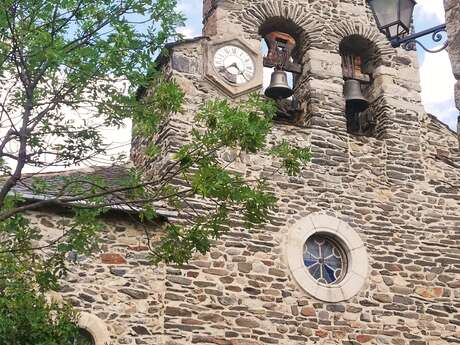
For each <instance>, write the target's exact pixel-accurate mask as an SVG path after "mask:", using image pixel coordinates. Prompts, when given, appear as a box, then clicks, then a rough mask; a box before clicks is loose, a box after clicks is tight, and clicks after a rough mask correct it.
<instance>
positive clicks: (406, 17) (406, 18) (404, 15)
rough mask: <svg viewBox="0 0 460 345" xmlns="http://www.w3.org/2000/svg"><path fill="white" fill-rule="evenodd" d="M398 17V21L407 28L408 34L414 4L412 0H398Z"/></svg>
mask: <svg viewBox="0 0 460 345" xmlns="http://www.w3.org/2000/svg"><path fill="white" fill-rule="evenodd" d="M399 4H400V15H399V20H400V21H401V23H402V24H403V25H404V26H405V27H406V28H407V30H408V31H407V32H405V33H409V30H410V26H411V24H412V14H413V12H414V7H415V5H416V3H415V2H414V0H400V3H399Z"/></svg>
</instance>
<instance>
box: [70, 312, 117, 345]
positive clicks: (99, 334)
mask: <svg viewBox="0 0 460 345" xmlns="http://www.w3.org/2000/svg"><path fill="white" fill-rule="evenodd" d="M78 327H80V328H81V329H83V330H85V331H87V332H88V333H89V334H91V336H92V337H93V339H94V344H95V345H109V344H110V333H109V331H108V329H107V326H106V324H105V323H104V321H102V320H101V319H99V318H98V317H97V316H95V315H92V314H89V313H86V312H81V313H80V317H79V319H78Z"/></svg>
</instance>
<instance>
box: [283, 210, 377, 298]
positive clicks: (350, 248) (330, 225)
mask: <svg viewBox="0 0 460 345" xmlns="http://www.w3.org/2000/svg"><path fill="white" fill-rule="evenodd" d="M313 234H323V235H325V236H327V237H329V238H332V239H333V240H335V241H337V242H339V244H340V245H341V246H342V247H343V249H344V251H345V252H346V256H347V265H348V266H347V273H346V274H345V276H344V277H343V279H342V280H341V281H340V282H339V283H337V284H334V285H329V286H327V285H324V284H321V283H318V282H317V281H316V280H315V279H314V278H313V277H312V276H311V275H310V273H309V272H308V270H307V269H306V267H305V265H304V263H303V250H304V244H305V242H306V240H307V239H308V238H309V237H310V236H312V235H313ZM286 256H287V261H288V266H289V269H290V270H291V274H292V276H293V278H294V280H295V281H296V282H297V283H298V284H299V285H300V287H301V288H302V289H303V290H304V291H305V292H306V293H308V294H309V295H311V296H312V297H314V298H316V299H318V300H321V301H323V302H331V303H336V302H341V301H345V300H349V299H350V298H352V297H353V296H355V295H356V294H358V293H359V292H360V291H361V289H362V288H363V286H364V285H365V283H366V281H367V278H368V274H369V259H368V255H367V251H366V247H365V246H364V242H363V241H362V240H361V237H360V236H359V234H358V233H357V232H356V231H355V230H354V229H353V228H352V227H351V226H350V225H348V224H347V223H345V222H344V221H342V220H340V219H338V218H335V217H332V216H329V215H325V214H317V213H315V214H310V215H308V216H307V217H304V218H302V219H300V220H299V221H297V222H296V223H295V224H294V225H292V226H291V227H290V229H289V234H288V242H287V246H286Z"/></svg>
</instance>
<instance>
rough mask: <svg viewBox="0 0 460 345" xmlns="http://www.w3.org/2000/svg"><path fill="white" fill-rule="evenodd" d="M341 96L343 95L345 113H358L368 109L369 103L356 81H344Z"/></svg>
mask: <svg viewBox="0 0 460 345" xmlns="http://www.w3.org/2000/svg"><path fill="white" fill-rule="evenodd" d="M343 94H344V95H345V101H346V105H347V111H349V112H351V113H360V112H362V111H364V110H366V109H367V108H368V107H369V102H368V101H367V99H366V98H365V97H364V96H363V94H362V92H361V84H360V82H359V81H358V80H355V79H348V80H345V86H344V88H343Z"/></svg>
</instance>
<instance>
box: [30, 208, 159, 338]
mask: <svg viewBox="0 0 460 345" xmlns="http://www.w3.org/2000/svg"><path fill="white" fill-rule="evenodd" d="M69 217H71V216H70V215H69V214H65V213H56V212H55V210H50V209H44V210H41V211H38V212H31V213H29V218H30V219H31V220H32V223H33V224H35V225H36V226H38V227H39V228H41V229H42V230H43V234H45V238H44V239H43V241H51V240H53V239H55V238H57V237H59V236H60V235H61V234H62V232H63V229H65V226H66V224H68V223H69V222H70V218H69ZM104 222H105V224H106V229H105V230H104V232H103V234H102V236H101V245H100V249H101V250H100V252H99V253H95V254H94V255H93V256H91V257H84V256H80V257H74V256H72V255H70V256H69V262H68V268H69V275H68V277H67V278H66V280H65V281H63V282H62V284H61V290H60V291H59V292H58V293H59V295H61V296H62V297H63V298H64V299H65V300H67V301H70V302H71V304H72V305H73V306H75V307H76V308H77V310H79V311H81V312H87V313H90V314H91V315H94V316H96V317H98V318H99V319H101V320H102V321H103V322H104V323H105V325H106V326H107V328H108V331H109V333H110V338H111V341H112V342H111V343H110V344H107V345H121V344H162V334H163V318H164V309H163V299H164V285H165V270H164V267H161V266H160V267H152V266H151V265H150V264H149V261H148V259H147V253H148V252H147V247H146V245H145V237H144V236H145V232H144V228H143V227H142V226H140V225H139V224H137V222H136V221H135V218H134V217H130V216H127V215H122V216H120V215H117V214H110V216H108V217H107V218H106V219H104ZM159 229H160V227H159V226H158V227H150V229H149V230H151V231H155V230H159Z"/></svg>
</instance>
